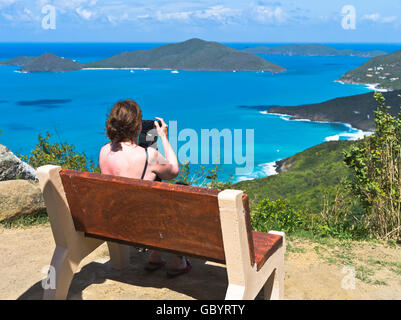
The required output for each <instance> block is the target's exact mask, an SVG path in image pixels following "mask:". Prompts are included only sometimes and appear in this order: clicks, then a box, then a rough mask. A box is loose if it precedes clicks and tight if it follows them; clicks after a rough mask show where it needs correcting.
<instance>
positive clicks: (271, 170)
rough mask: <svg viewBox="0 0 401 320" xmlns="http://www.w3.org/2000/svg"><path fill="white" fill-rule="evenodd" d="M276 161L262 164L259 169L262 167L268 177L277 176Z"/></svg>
mask: <svg viewBox="0 0 401 320" xmlns="http://www.w3.org/2000/svg"><path fill="white" fill-rule="evenodd" d="M276 165H277V164H276V161H273V162H268V163H263V164H260V165H259V166H258V167H261V168H262V170H263V172H264V173H265V174H266V177H269V176H274V175H277V174H278V172H277V171H276Z"/></svg>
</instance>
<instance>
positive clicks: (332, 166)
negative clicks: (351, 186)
mask: <svg viewBox="0 0 401 320" xmlns="http://www.w3.org/2000/svg"><path fill="white" fill-rule="evenodd" d="M351 145H352V142H351V141H336V142H326V143H323V144H321V145H318V146H315V147H313V148H310V149H308V150H305V151H303V152H301V153H298V154H296V155H295V156H293V157H290V158H288V159H285V160H284V161H281V162H280V163H279V170H281V173H280V174H279V175H275V176H270V177H265V178H261V179H255V180H251V181H243V182H240V183H237V184H234V185H233V188H234V189H241V190H244V191H245V192H246V193H247V194H248V195H249V197H250V205H251V211H252V223H253V227H254V228H255V229H257V230H259V231H263V230H268V229H269V230H272V229H274V228H273V227H272V226H277V227H280V225H281V228H280V229H278V230H283V231H285V232H287V233H289V234H291V233H294V232H295V233H297V234H304V235H305V233H307V234H308V233H313V234H314V236H316V237H326V236H333V237H337V238H345V239H362V238H366V237H367V236H368V235H367V233H366V230H365V229H364V225H363V224H360V220H361V219H362V215H363V210H362V207H361V206H360V205H359V203H358V201H357V200H356V199H354V198H353V197H352V195H351V194H350V193H349V192H348V191H347V190H344V187H343V186H344V183H345V181H346V179H348V178H350V175H351V170H350V169H348V168H347V166H346V165H345V163H344V161H343V155H342V152H343V150H345V149H347V148H349V147H350V146H351ZM275 210H277V215H275ZM272 215H273V216H272Z"/></svg>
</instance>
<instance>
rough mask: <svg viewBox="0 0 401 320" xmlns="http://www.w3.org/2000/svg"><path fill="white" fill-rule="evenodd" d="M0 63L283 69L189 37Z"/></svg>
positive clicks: (57, 67) (36, 68) (35, 67)
mask: <svg viewBox="0 0 401 320" xmlns="http://www.w3.org/2000/svg"><path fill="white" fill-rule="evenodd" d="M0 64H8V65H22V68H21V69H20V71H22V72H64V71H73V70H80V69H82V68H150V69H178V70H198V71H233V70H236V71H271V72H284V71H285V69H284V68H283V67H280V66H278V65H276V64H274V63H271V62H269V61H266V60H265V59H263V58H261V57H259V56H256V55H254V54H251V53H247V52H243V51H240V50H236V49H233V48H230V47H228V46H226V45H223V44H220V43H217V42H209V41H203V40H200V39H191V40H188V41H185V42H181V43H175V44H168V45H164V46H160V47H158V48H155V49H152V50H136V51H133V52H123V53H120V54H118V55H115V56H113V57H110V58H107V59H103V60H100V61H95V62H91V63H84V64H81V63H78V62H75V61H72V60H69V59H65V58H60V57H58V56H55V55H54V54H51V53H45V54H43V55H41V56H40V57H17V58H14V59H11V60H8V61H3V62H0Z"/></svg>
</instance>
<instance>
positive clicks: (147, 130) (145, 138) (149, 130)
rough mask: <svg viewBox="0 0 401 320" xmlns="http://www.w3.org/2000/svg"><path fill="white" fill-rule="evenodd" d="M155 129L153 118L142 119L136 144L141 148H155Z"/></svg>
mask: <svg viewBox="0 0 401 320" xmlns="http://www.w3.org/2000/svg"><path fill="white" fill-rule="evenodd" d="M157 122H158V123H159V126H160V127H161V126H162V123H161V121H160V120H157ZM157 138H158V135H157V130H156V126H155V121H154V120H143V121H142V131H141V133H140V134H139V141H138V144H139V146H141V147H142V148H149V147H152V148H155V149H156V150H157Z"/></svg>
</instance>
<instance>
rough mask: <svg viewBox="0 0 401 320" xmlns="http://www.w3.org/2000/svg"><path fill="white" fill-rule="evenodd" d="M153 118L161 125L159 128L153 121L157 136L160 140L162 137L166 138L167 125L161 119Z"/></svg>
mask: <svg viewBox="0 0 401 320" xmlns="http://www.w3.org/2000/svg"><path fill="white" fill-rule="evenodd" d="M155 118H156V119H157V120H159V121H160V122H161V123H162V126H161V127H160V125H159V122H158V121H155V126H156V130H157V134H158V135H159V137H160V138H162V137H166V138H167V134H168V125H167V124H166V123H165V122H164V120H163V119H162V118H157V117H155Z"/></svg>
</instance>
